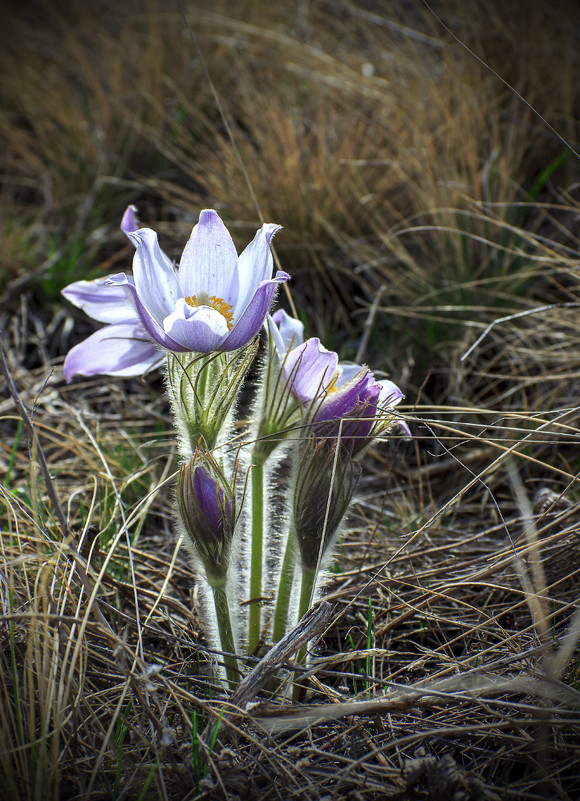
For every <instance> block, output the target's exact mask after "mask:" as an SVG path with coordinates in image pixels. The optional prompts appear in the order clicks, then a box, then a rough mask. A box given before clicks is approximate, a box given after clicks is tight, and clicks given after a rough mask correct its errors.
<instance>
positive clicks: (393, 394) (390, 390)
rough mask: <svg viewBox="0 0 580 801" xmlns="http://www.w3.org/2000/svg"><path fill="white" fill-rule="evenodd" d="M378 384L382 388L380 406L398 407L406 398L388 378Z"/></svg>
mask: <svg viewBox="0 0 580 801" xmlns="http://www.w3.org/2000/svg"><path fill="white" fill-rule="evenodd" d="M377 384H378V385H379V387H380V395H379V401H378V405H379V406H383V407H384V406H396V405H397V403H400V402H401V400H402V399H403V398H404V397H405V396H404V395H403V393H402V392H401V390H400V389H399V387H398V386H397V385H396V384H394V383H393V382H392V381H389V380H388V379H386V378H385V379H383V380H382V381H377Z"/></svg>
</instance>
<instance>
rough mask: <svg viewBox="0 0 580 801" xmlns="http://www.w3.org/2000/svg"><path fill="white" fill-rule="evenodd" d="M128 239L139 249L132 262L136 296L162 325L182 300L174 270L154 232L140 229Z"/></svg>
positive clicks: (129, 235) (149, 229) (130, 234)
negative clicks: (177, 301) (176, 304)
mask: <svg viewBox="0 0 580 801" xmlns="http://www.w3.org/2000/svg"><path fill="white" fill-rule="evenodd" d="M127 235H128V237H129V239H130V240H131V241H132V242H133V244H134V245H135V247H136V248H137V252H136V253H135V257H134V259H133V278H134V281H135V289H136V291H137V295H138V297H139V300H140V301H141V303H142V304H143V306H144V307H145V308H146V309H147V310H148V312H149V313H150V314H151V316H152V317H154V318H155V319H156V320H157V322H158V323H161V322H162V320H163V319H164V318H165V317H167V315H168V314H171V312H172V311H173V309H174V308H175V302H176V300H177V298H178V297H179V296H180V292H179V283H178V281H177V275H176V273H175V268H174V266H173V264H172V263H171V261H170V260H169V259H168V257H167V256H166V255H165V253H164V252H163V251H162V250H161V248H160V247H159V242H158V240H157V234H156V233H155V231H152V230H151V228H140V229H139V230H138V231H132V232H130V233H128V234H127Z"/></svg>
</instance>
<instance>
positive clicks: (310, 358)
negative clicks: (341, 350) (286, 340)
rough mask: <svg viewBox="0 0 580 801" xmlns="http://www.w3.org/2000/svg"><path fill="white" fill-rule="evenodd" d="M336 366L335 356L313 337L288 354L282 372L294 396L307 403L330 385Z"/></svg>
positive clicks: (336, 359)
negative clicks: (289, 383)
mask: <svg viewBox="0 0 580 801" xmlns="http://www.w3.org/2000/svg"><path fill="white" fill-rule="evenodd" d="M337 366H338V356H337V354H336V353H334V352H333V351H331V350H326V348H324V347H323V346H322V345H321V344H320V340H319V339H318V337H313V338H312V339H307V340H306V342H305V343H304V344H303V345H300V346H299V347H298V348H294V349H293V350H291V351H290V352H289V353H288V355H287V356H286V359H285V361H284V368H283V370H284V375H285V377H286V379H287V380H288V381H290V382H291V386H292V391H293V392H294V394H295V395H296V396H297V397H298V398H299V400H300V401H301V402H302V403H309V402H311V401H312V400H314V398H316V397H319V396H320V395H321V393H322V392H323V390H325V389H326V387H327V386H328V385H329V384H330V382H331V380H332V378H333V376H334V373H335V371H336V368H337Z"/></svg>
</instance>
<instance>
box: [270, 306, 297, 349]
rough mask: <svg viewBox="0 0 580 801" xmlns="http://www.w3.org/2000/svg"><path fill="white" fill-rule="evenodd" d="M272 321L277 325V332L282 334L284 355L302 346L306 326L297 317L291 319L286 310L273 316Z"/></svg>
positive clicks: (281, 310) (279, 310) (280, 310)
mask: <svg viewBox="0 0 580 801" xmlns="http://www.w3.org/2000/svg"><path fill="white" fill-rule="evenodd" d="M272 321H273V322H274V323H275V324H276V327H277V330H278V331H279V332H280V338H281V341H282V343H283V348H284V354H286V353H287V352H288V351H289V350H290V349H291V348H297V347H298V346H299V345H302V342H303V341H304V324H303V323H301V322H300V320H297V319H296V318H295V317H290V315H289V314H286V312H285V311H284V309H278V311H277V312H274V314H273V315H272Z"/></svg>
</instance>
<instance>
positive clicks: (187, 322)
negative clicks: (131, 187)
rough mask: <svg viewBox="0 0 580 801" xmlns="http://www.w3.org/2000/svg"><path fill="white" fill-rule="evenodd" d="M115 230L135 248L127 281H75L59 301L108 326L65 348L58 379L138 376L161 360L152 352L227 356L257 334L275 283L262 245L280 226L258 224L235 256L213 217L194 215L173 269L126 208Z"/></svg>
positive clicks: (278, 278) (121, 277) (283, 277)
mask: <svg viewBox="0 0 580 801" xmlns="http://www.w3.org/2000/svg"><path fill="white" fill-rule="evenodd" d="M121 228H122V230H123V231H124V233H125V234H126V235H127V236H128V237H129V239H130V240H131V241H132V242H133V244H134V245H135V247H136V253H135V257H134V260H133V275H132V276H127V275H125V273H118V274H116V275H111V276H109V277H108V278H105V279H98V280H97V281H77V282H76V283H74V284H70V286H68V287H66V288H65V289H64V290H63V295H64V296H65V297H66V298H67V299H68V300H70V301H71V303H73V304H74V305H75V306H78V307H79V308H81V309H84V310H85V311H86V312H87V314H89V316H91V317H93V318H94V319H96V320H99V321H100V322H105V323H109V325H108V327H107V328H105V329H102V330H101V331H98V332H97V333H96V334H93V335H92V336H91V337H89V338H88V339H86V340H85V341H84V342H81V343H80V344H79V345H77V346H76V347H75V348H73V349H72V350H71V351H70V353H69V354H68V356H67V358H66V360H65V378H66V380H67V381H70V380H71V379H72V377H73V376H74V375H75V374H77V373H79V374H81V375H95V374H99V373H107V374H109V375H119V376H123V375H125V376H126V375H138V374H139V373H143V372H145V371H146V370H147V369H150V368H151V367H153V366H155V365H156V364H158V363H160V361H162V358H163V357H162V356H160V355H159V348H162V349H165V350H167V351H173V352H175V353H187V352H191V351H194V352H197V353H211V352H213V351H233V350H237V349H238V348H241V347H243V346H244V345H246V344H248V342H250V341H251V340H252V339H253V337H254V336H255V335H256V334H257V333H258V331H259V330H260V328H261V326H262V324H263V322H264V318H265V317H266V314H267V313H268V309H269V307H270V304H271V302H272V299H273V297H274V293H275V291H276V288H277V286H278V284H279V283H281V282H283V281H287V280H288V278H289V275H288V274H287V273H285V272H281V271H279V272H277V273H276V275H275V276H274V278H272V277H271V276H272V267H273V260H272V253H271V252H270V242H271V240H272V237H273V236H274V234H275V233H276V231H278V230H279V228H280V226H279V225H275V224H273V223H266V224H264V225H263V226H262V227H261V228H260V229H259V230H258V232H257V233H256V236H255V237H254V239H253V241H252V242H251V243H250V244H249V245H248V246H247V247H246V249H245V250H244V251H243V253H241V255H240V256H238V255H237V252H236V248H235V246H234V243H233V240H232V238H231V236H230V234H229V232H228V230H227V228H226V227H225V225H224V224H223V222H222V220H221V219H220V217H219V215H218V214H217V213H216V212H215V211H213V210H211V209H206V210H205V211H202V212H201V214H200V217H199V222H198V224H197V225H196V226H195V227H194V228H193V231H192V233H191V236H190V238H189V241H188V242H187V244H186V246H185V249H184V251H183V254H182V256H181V261H180V265H179V269H177V268H176V267H175V265H174V264H173V263H172V262H171V260H170V259H169V258H168V257H167V256H166V255H165V253H164V252H163V251H162V250H161V248H160V246H159V242H158V241H157V234H156V233H155V232H154V231H152V230H151V229H150V228H137V221H136V217H135V209H134V207H132V206H130V207H129V208H128V209H127V211H126V212H125V215H124V216H123V221H122V223H121Z"/></svg>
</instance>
